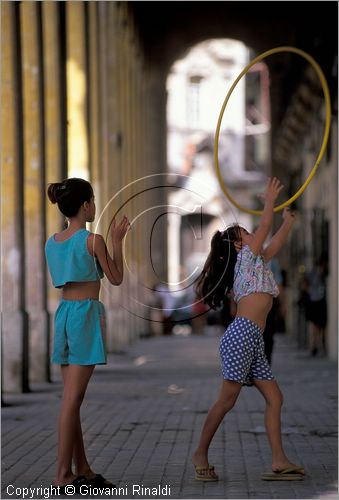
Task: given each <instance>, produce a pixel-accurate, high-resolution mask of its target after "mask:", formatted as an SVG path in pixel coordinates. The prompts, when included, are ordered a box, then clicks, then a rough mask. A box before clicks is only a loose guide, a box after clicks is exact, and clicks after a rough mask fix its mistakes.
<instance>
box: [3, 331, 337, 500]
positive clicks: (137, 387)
mask: <svg viewBox="0 0 339 500" xmlns="http://www.w3.org/2000/svg"><path fill="white" fill-rule="evenodd" d="M216 333H217V332H215V331H214V333H212V332H211V333H210V334H208V335H205V336H188V337H183V336H171V337H157V338H149V339H144V340H142V341H140V342H138V343H137V344H136V345H134V346H132V347H131V348H129V349H127V350H126V352H125V353H122V354H120V355H119V354H114V355H111V356H110V357H109V364H108V365H107V366H101V367H97V368H96V371H95V374H94V376H93V378H92V380H91V382H90V386H89V389H88V393H87V396H86V399H85V402H84V405H83V410H82V422H83V430H84V435H85V445H86V448H87V450H88V457H89V459H90V462H91V464H92V466H93V469H94V470H95V471H97V472H100V473H102V474H103V475H105V476H106V477H107V478H109V479H111V480H112V481H114V482H115V483H116V484H117V485H118V486H119V487H120V498H133V499H137V498H141V497H142V496H143V497H147V498H173V499H174V498H187V499H188V498H205V499H209V498H211V499H212V498H231V499H232V498H234V499H235V498H332V497H333V498H334V497H335V496H336V494H337V491H338V490H337V370H336V363H333V362H330V361H328V360H327V359H326V358H307V357H306V354H305V353H300V352H297V351H296V349H295V347H294V345H293V344H291V343H290V342H289V340H288V338H287V337H286V336H277V338H276V345H275V351H274V356H273V371H274V373H275V375H276V377H277V379H278V381H279V384H280V387H281V389H282V391H283V393H284V396H285V404H284V407H283V434H284V435H283V438H284V444H285V449H286V451H287V453H288V455H289V457H290V458H291V460H292V461H295V462H297V463H303V464H304V465H305V468H306V471H307V476H306V477H305V479H304V480H303V481H296V482H286V481H285V482H265V481H262V480H261V479H260V473H261V472H262V471H264V470H269V469H270V453H269V446H268V443H267V438H266V435H265V434H264V432H263V411H264V402H263V399H262V397H261V396H260V394H259V393H258V391H257V390H256V389H255V388H244V389H243V390H242V392H241V394H240V397H239V399H238V402H237V404H236V406H235V408H234V409H233V410H232V411H231V412H230V413H229V414H228V415H227V416H226V418H225V419H224V422H223V424H222V425H221V427H220V428H219V430H218V432H217V434H216V436H215V439H214V441H213V444H212V447H211V450H210V460H211V462H212V463H213V464H214V465H215V466H216V469H217V472H218V473H219V476H220V481H219V482H217V483H201V482H197V481H195V480H194V471H193V467H192V466H191V463H190V455H191V453H192V450H193V448H194V446H195V445H196V443H197V440H198V436H199V433H200V430H201V426H202V422H203V420H204V418H205V416H206V413H207V410H208V408H209V407H210V405H211V404H212V403H213V402H214V400H215V398H216V396H217V393H218V390H219V386H220V383H221V379H220V372H219V359H218V342H219V339H218V335H217V334H216ZM34 389H35V392H33V393H31V394H18V395H7V396H6V397H5V401H6V403H9V406H7V407H4V408H3V409H2V498H22V496H23V490H20V488H24V487H26V488H28V487H30V488H38V487H48V486H49V485H50V484H51V481H52V479H53V474H54V472H55V467H56V443H57V442H56V426H57V417H58V412H59V405H60V397H61V384H60V380H58V381H57V382H55V383H53V384H43V385H39V386H35V387H34ZM9 485H13V486H12V487H10V488H9V489H7V488H8V486H9ZM133 485H136V486H139V487H140V489H139V492H138V491H137V488H136V487H135V489H134V494H133ZM159 485H160V488H163V490H162V493H163V495H161V494H159ZM166 485H167V488H166ZM142 486H143V488H144V490H142V488H141V487H142ZM15 488H16V490H15ZM145 488H157V489H154V490H145ZM32 492H33V495H32V497H34V498H43V497H44V495H43V494H42V490H40V492H38V491H37V490H33V489H32ZM84 493H85V492H84ZM88 493H89V494H88V495H87V498H114V497H115V496H118V495H115V494H116V493H117V492H116V491H114V492H113V493H114V494H113V495H112V494H110V495H108V494H106V493H108V492H107V491H106V492H102V494H98V496H95V493H97V491H94V492H93V491H92V492H88ZM142 493H144V495H142ZM153 493H154V494H153ZM160 493H161V491H160ZM47 496H48V495H47ZM45 497H46V496H45ZM53 498H58V497H57V496H56V495H54V496H53ZM77 498H83V497H81V496H77Z"/></svg>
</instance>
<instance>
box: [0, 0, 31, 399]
mask: <svg viewBox="0 0 339 500" xmlns="http://www.w3.org/2000/svg"><path fill="white" fill-rule="evenodd" d="M1 59H2V70H3V71H2V75H1V77H2V78H1V102H2V106H1V123H2V155H1V170H2V186H3V187H2V238H1V239H2V265H1V276H2V284H3V286H2V304H3V310H2V335H1V342H2V349H1V358H2V359H1V361H2V363H1V370H2V389H3V390H4V391H5V392H7V391H18V392H19V391H25V392H27V391H29V381H28V316H27V313H26V311H25V294H26V286H25V282H26V272H25V226H24V205H23V199H24V196H23V194H24V193H23V161H24V159H23V129H22V88H21V43H20V21H19V3H16V2H5V3H4V4H3V5H2V15H1Z"/></svg>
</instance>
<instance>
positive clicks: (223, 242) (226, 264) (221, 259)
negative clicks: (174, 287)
mask: <svg viewBox="0 0 339 500" xmlns="http://www.w3.org/2000/svg"><path fill="white" fill-rule="evenodd" d="M239 229H240V228H239V226H238V225H236V224H235V225H233V226H231V227H229V228H228V229H226V230H225V231H223V232H220V231H217V232H216V233H214V235H213V238H212V241H211V251H210V253H209V255H208V257H207V260H206V263H205V265H204V268H203V270H202V272H201V274H200V276H199V278H198V282H197V285H196V294H197V297H198V298H199V299H200V300H203V302H204V303H205V304H208V305H209V306H210V307H211V309H217V308H218V307H220V305H221V303H222V301H223V299H224V296H225V295H226V294H227V293H228V292H229V291H231V290H232V288H233V281H234V267H235V264H236V262H237V256H238V254H237V251H236V249H235V246H234V242H236V241H240V240H241V235H240V230H239Z"/></svg>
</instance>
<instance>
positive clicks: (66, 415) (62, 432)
mask: <svg viewBox="0 0 339 500" xmlns="http://www.w3.org/2000/svg"><path fill="white" fill-rule="evenodd" d="M93 370H94V365H91V366H80V365H67V366H62V368H61V371H62V376H63V380H64V395H63V400H62V405H61V412H60V417H59V439H58V468H57V476H56V479H55V482H54V484H55V485H60V486H62V485H65V484H67V483H69V482H71V481H72V480H73V479H75V477H76V476H75V475H74V474H73V472H72V456H73V452H74V448H75V447H76V449H77V451H78V454H79V456H80V455H81V443H82V449H83V442H82V435H81V442H80V441H79V423H80V406H81V403H82V401H83V398H84V395H85V392H86V388H87V385H88V382H89V379H90V378H91V375H92V373H93ZM80 432H81V427H80ZM83 453H84V450H83ZM85 460H86V457H85ZM86 462H87V460H86Z"/></svg>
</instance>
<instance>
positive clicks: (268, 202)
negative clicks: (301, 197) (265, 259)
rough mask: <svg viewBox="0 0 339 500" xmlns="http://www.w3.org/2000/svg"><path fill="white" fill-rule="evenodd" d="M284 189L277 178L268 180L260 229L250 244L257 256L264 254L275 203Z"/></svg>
mask: <svg viewBox="0 0 339 500" xmlns="http://www.w3.org/2000/svg"><path fill="white" fill-rule="evenodd" d="M283 187H284V186H283V185H282V184H281V182H280V181H279V180H278V179H277V178H276V177H273V179H268V182H267V186H266V192H265V195H264V197H265V205H264V211H263V214H262V216H261V218H260V222H259V225H258V229H257V230H256V231H255V233H254V235H253V240H252V241H251V243H250V244H249V247H250V249H251V250H252V252H253V253H254V254H255V255H258V254H260V253H261V252H262V246H263V244H264V242H265V240H266V238H267V236H268V234H269V232H270V230H271V226H272V222H273V208H274V202H275V200H276V199H277V198H278V196H279V194H280V191H281V190H282V189H283Z"/></svg>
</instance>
